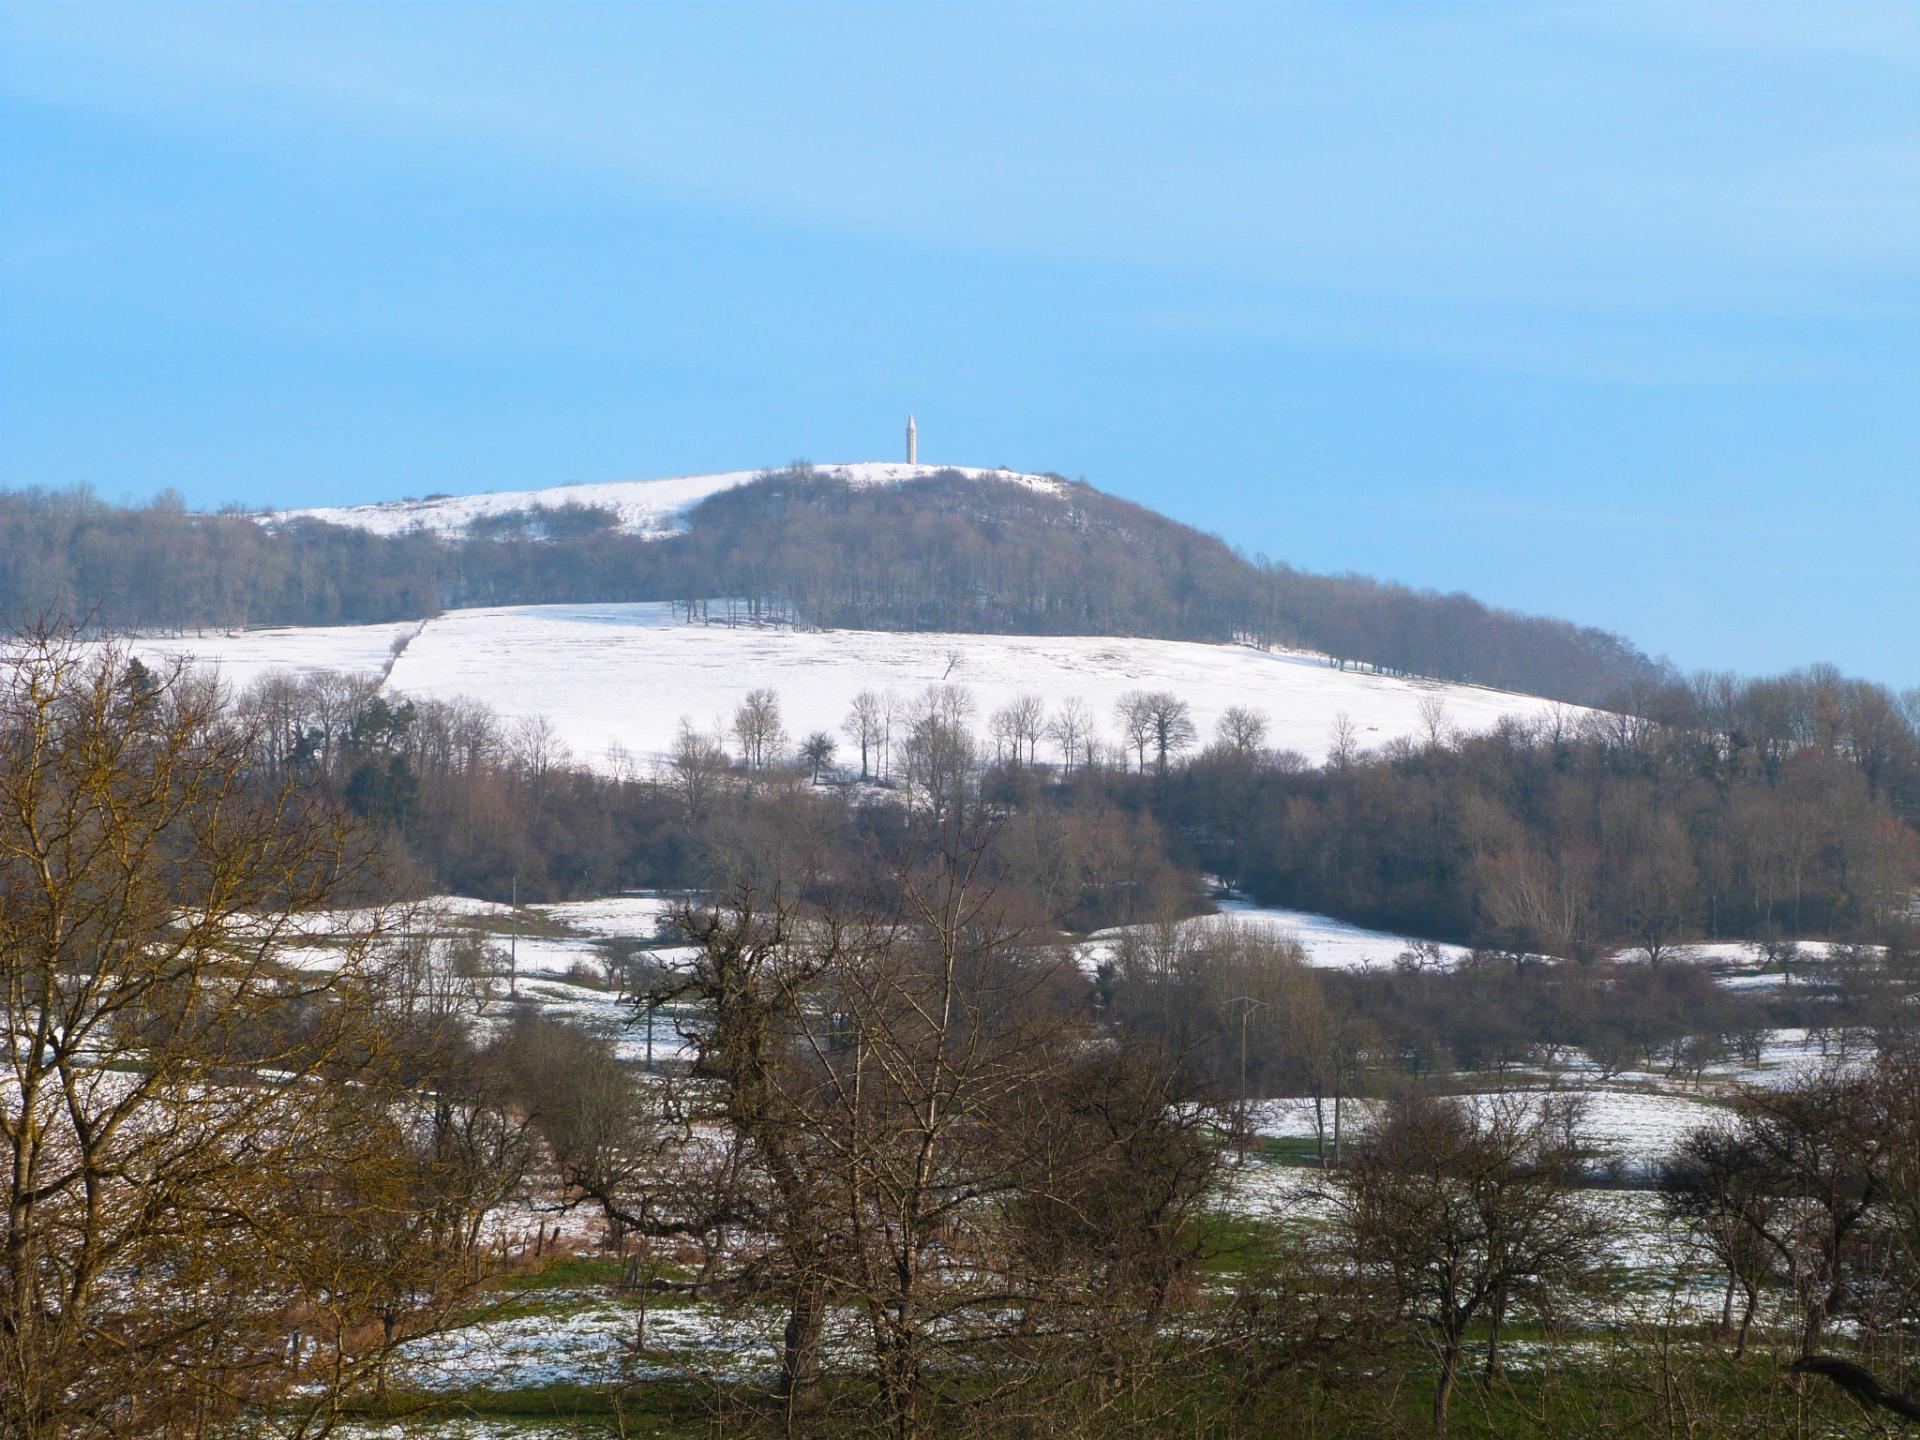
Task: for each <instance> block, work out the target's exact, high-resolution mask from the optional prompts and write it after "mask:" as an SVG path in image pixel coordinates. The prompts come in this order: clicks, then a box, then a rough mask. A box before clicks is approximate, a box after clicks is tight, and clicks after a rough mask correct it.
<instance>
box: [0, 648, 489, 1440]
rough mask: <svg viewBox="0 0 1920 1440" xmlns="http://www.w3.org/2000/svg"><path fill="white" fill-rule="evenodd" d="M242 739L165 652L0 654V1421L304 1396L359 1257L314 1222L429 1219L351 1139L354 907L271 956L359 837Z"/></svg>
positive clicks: (369, 1145) (371, 1020) (393, 1159)
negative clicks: (310, 1339)
mask: <svg viewBox="0 0 1920 1440" xmlns="http://www.w3.org/2000/svg"><path fill="white" fill-rule="evenodd" d="M259 741H260V736H259V734H258V732H257V730H256V729H255V728H254V723H253V720H251V719H241V718H239V717H237V716H235V715H234V714H233V713H231V712H229V711H228V710H227V708H226V707H225V705H224V702H223V700H222V698H221V693H220V690H219V687H217V686H210V685H205V684H200V683H197V682H194V681H193V680H191V679H190V677H188V676H186V675H184V674H183V673H182V672H181V671H180V670H179V669H177V668H175V669H169V670H165V671H162V672H159V673H155V672H154V671H152V670H150V669H147V668H146V667H144V666H143V667H141V668H140V670H139V671H138V672H136V671H135V670H134V669H133V667H132V666H131V664H130V663H129V662H128V661H127V660H126V659H125V658H124V657H123V656H122V655H120V654H117V653H115V652H113V651H111V650H106V651H97V650H91V649H88V648H86V647H82V646H79V645H77V644H75V643H73V642H72V641H71V640H70V639H68V638H67V637H64V636H62V635H59V634H55V633H49V632H40V633H36V634H29V635H25V636H22V637H18V638H16V639H15V640H14V641H12V642H11V643H9V644H8V646H7V649H6V653H5V655H4V657H0V1030H3V1032H4V1040H3V1041H0V1073H3V1075H4V1078H3V1079H0V1096H4V1099H0V1187H4V1189H5V1191H6V1203H5V1205H4V1207H0V1433H3V1434H6V1435H9V1436H18V1437H22V1440H37V1437H59V1436H66V1435H76V1434H101V1433H107V1432H109V1431H110V1432H111V1433H115V1434H121V1435H138V1434H147V1433H158V1432H169V1433H188V1432H189V1431H193V1430H196V1429H200V1428H204V1427H209V1426H216V1425H218V1424H220V1423H222V1422H224V1421H225V1420H227V1419H231V1418H233V1417H234V1416H235V1415H236V1414H237V1413H238V1412H240V1411H241V1410H243V1409H256V1410H257V1409H258V1408H260V1407H268V1406H271V1405H273V1404H276V1403H279V1402H278V1401H277V1400H276V1398H275V1397H281V1398H282V1399H284V1397H286V1396H287V1395H288V1394H289V1391H288V1386H289V1385H292V1384H294V1383H295V1382H296V1381H297V1382H298V1383H299V1384H300V1385H301V1386H303V1387H305V1388H304V1389H302V1390H300V1391H297V1392H294V1393H295V1394H296V1395H297V1397H298V1398H297V1399H296V1400H294V1401H290V1402H288V1403H292V1404H294V1405H295V1406H296V1408H297V1407H300V1406H304V1407H307V1408H308V1409H309V1410H314V1409H318V1410H321V1411H324V1410H326V1409H327V1407H329V1406H331V1405H332V1404H333V1403H334V1401H335V1400H336V1399H337V1398H338V1397H339V1396H340V1395H341V1394H342V1393H343V1392H344V1391H346V1390H348V1389H350V1388H351V1387H352V1386H353V1385H355V1384H356V1383H358V1382H359V1381H360V1380H361V1379H362V1378H364V1377H365V1376H366V1375H367V1374H368V1373H370V1370H369V1367H375V1368H376V1369H377V1365H378V1362H379V1359H380V1358H381V1353H382V1352H380V1351H379V1350H378V1347H375V1348H374V1349H373V1350H371V1351H370V1350H369V1349H368V1348H367V1347H366V1346H364V1345H361V1344H359V1343H358V1342H357V1341H356V1339H355V1335H356V1333H357V1332H358V1330H359V1329H360V1328H361V1327H363V1326H365V1325H366V1324H367V1323H368V1322H369V1318H370V1310H369V1308H368V1307H367V1306H366V1305H365V1304H361V1303H358V1302H353V1303H349V1301H348V1299H347V1298H346V1297H351V1296H354V1295H358V1296H361V1297H363V1298H364V1297H365V1296H366V1295H367V1293H368V1287H369V1285H370V1284H371V1283H372V1282H371V1276H372V1273H373V1270H375V1269H377V1268H378V1266H379V1265H380V1264H382V1263H384V1261H382V1260H381V1259H380V1258H379V1257H371V1258H369V1257H364V1256H362V1257H358V1258H356V1256H354V1255H341V1254H332V1255H322V1254H321V1253H320V1251H318V1250H316V1248H315V1245H316V1241H315V1236H316V1234H317V1233H318V1232H319V1231H320V1230H321V1229H322V1228H323V1222H325V1221H326V1220H327V1218H328V1217H332V1219H333V1220H335V1221H338V1222H339V1223H343V1224H350V1225H365V1224H371V1223H374V1219H375V1215H376V1212H378V1211H380V1210H382V1209H385V1210H386V1211H387V1213H392V1207H393V1206H394V1205H395V1204H400V1205H402V1207H403V1208H404V1209H405V1211H406V1213H407V1215H408V1216H409V1217H410V1219H409V1221H408V1223H409V1224H412V1223H415V1222H419V1223H423V1224H428V1225H429V1226H430V1225H431V1221H430V1220H429V1219H427V1218H426V1217H427V1212H428V1210H430V1209H431V1208H432V1202H431V1201H426V1202H423V1201H422V1198H421V1197H422V1195H423V1193H425V1192H423V1191H422V1190H420V1189H418V1188H415V1187H402V1188H404V1189H406V1197H405V1198H404V1199H403V1200H402V1199H399V1198H397V1192H396V1191H395V1190H394V1189H393V1188H392V1187H390V1186H388V1184H387V1182H386V1181H385V1180H383V1179H382V1178H381V1177H383V1176H389V1175H392V1174H393V1173H395V1167H396V1166H402V1167H403V1166H404V1164H405V1157H404V1156H401V1155H397V1154H395V1153H394V1152H393V1151H392V1150H391V1149H390V1148H389V1147H387V1146H385V1145H383V1144H381V1143H380V1142H379V1141H378V1138H377V1136H375V1135H373V1134H371V1133H370V1126H371V1127H372V1128H374V1129H377V1128H378V1127H377V1125H375V1124H374V1122H373V1117H382V1116H386V1115H388V1114H392V1113H395V1112H394V1110H393V1106H394V1105H395V1104H396V1103H400V1102H402V1101H404V1096H405V1092H404V1090H403V1089H402V1088H401V1087H400V1086H399V1085H398V1083H397V1072H396V1071H395V1070H394V1069H393V1068H392V1067H391V1066H390V1065H389V1064H388V1063H387V1061H388V1058H389V1057H390V1056H392V1055H393V1054H394V1053H395V1038H394V1036H393V1034H392V1032H391V1030H390V1029H389V1027H388V1026H387V1025H386V1023H385V1022H384V1021H383V1019H382V1017H381V1016H380V1015H379V1014H378V1013H377V1012H376V1010H375V1009H374V1007H373V1006H372V1004H371V999H372V987H371V986H370V985H369V983H368V982H369V979H370V973H369V969H368V963H367V962H368V950H369V947H370V946H371V945H372V944H373V943H374V942H375V940H376V939H377V937H378V933H379V926H378V924H377V923H376V924H375V925H374V926H372V927H371V929H370V932H369V934H367V935H365V936H363V937H361V938H360V939H357V940H346V941H344V942H342V943H340V944H339V945H338V946H337V948H336V953H335V954H334V955H333V956H332V957H330V958H331V960H332V961H333V963H332V964H331V965H330V966H329V967H328V968H325V969H322V970H315V971H305V970H300V969H295V968H291V967H288V966H287V965H285V964H283V963H282V954H281V952H282V947H283V946H284V945H285V944H286V943H287V942H288V941H289V940H290V939H291V938H293V937H294V936H295V935H296V934H297V933H298V922H297V917H298V915H299V914H300V913H301V912H303V911H307V910H312V909H317V908H322V907H325V906H327V905H328V904H330V903H332V902H334V901H335V900H336V899H337V898H338V897H340V896H342V894H343V889H344V888H345V887H350V886H351V885H353V884H354V883H356V882H357V881H358V880H359V879H361V878H363V877H364V875H365V874H366V852H365V850H364V848H363V847H362V846H361V844H360V837H358V836H357V835H356V834H355V833H354V832H353V831H352V830H351V829H350V828H348V827H347V826H345V825H343V824H342V823H341V822H340V821H339V819H338V818H337V817H336V816H335V815H334V814H333V813H332V812H331V811H330V810H329V809H328V808H327V806H326V805H325V804H324V803H323V802H322V801H321V799H320V798H319V797H318V795H317V793H316V792H314V791H312V790H308V789H303V788H301V787H300V786H298V785H297V784H294V783H291V782H287V781H285V780H277V781H266V782H261V783H256V778H255V772H254V771H253V770H252V769H251V768H250V767H251V759H250V757H252V756H253V755H255V754H256V753H258V745H259ZM349 1111H351V1112H353V1114H354V1120H353V1122H352V1123H351V1124H343V1123H342V1120H343V1117H344V1116H345V1115H346V1114H347V1112H349ZM316 1170H321V1171H325V1172H327V1173H329V1174H331V1175H332V1176H334V1177H335V1178H336V1180H337V1181H338V1182H339V1183H338V1186H337V1187H336V1189H335V1190H334V1191H333V1192H332V1193H331V1194H330V1195H327V1196H322V1195H321V1194H319V1193H318V1192H316V1191H315V1190H314V1189H313V1187H312V1186H310V1185H308V1184H305V1183H303V1177H307V1178H310V1177H312V1176H313V1175H314V1174H315V1172H316ZM417 1173H424V1176H425V1178H426V1179H427V1180H428V1181H429V1182H432V1183H437V1180H438V1178H439V1175H440V1171H439V1167H438V1166H437V1164H436V1163H435V1162H433V1161H432V1160H431V1158H429V1160H428V1162H427V1170H426V1171H425V1172H417ZM431 1188H432V1184H431V1183H430V1184H429V1186H428V1189H429V1190H430V1189H431ZM376 1191H377V1192H380V1193H379V1194H378V1195H376V1194H375V1192H376ZM423 1203H425V1205H426V1209H423V1208H422V1204H423ZM438 1233H439V1234H440V1235H441V1236H443V1237H444V1236H447V1235H449V1234H450V1233H451V1232H450V1231H448V1230H444V1229H443V1230H441V1231H440V1232H438ZM322 1261H324V1265H323V1264H322V1263H321V1262H322ZM363 1261H364V1263H363ZM443 1263H444V1257H443ZM457 1270H458V1267H456V1271H457ZM410 1293H411V1292H410ZM445 1293H446V1287H443V1288H442V1295H443V1296H444V1295H445ZM419 1298H420V1297H419V1296H418V1295H417V1294H416V1295H414V1299H415V1300H418V1299H419ZM296 1314H304V1315H305V1316H306V1317H307V1318H306V1319H305V1320H304V1321H300V1322H297V1323H300V1324H302V1325H304V1326H305V1328H306V1329H307V1332H308V1333H309V1334H310V1335H312V1334H314V1332H315V1331H318V1332H319V1335H318V1338H319V1339H320V1340H321V1341H322V1350H323V1351H324V1352H325V1353H326V1354H327V1355H328V1356H329V1357H330V1359H329V1361H328V1363H327V1364H326V1365H324V1366H319V1367H312V1366H308V1365H307V1364H306V1362H305V1352H304V1351H303V1350H302V1349H301V1347H299V1346H298V1345H290V1344H289V1343H288V1340H289V1336H290V1334H291V1331H292V1328H293V1326H294V1325H295V1324H296V1321H295V1320H294V1318H293V1317H294V1316H295V1315H296ZM416 1318H417V1316H416ZM397 1323H398V1321H397V1318H396V1324H397Z"/></svg>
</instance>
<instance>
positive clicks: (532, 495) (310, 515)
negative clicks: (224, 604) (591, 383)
mask: <svg viewBox="0 0 1920 1440" xmlns="http://www.w3.org/2000/svg"><path fill="white" fill-rule="evenodd" d="M813 468H814V473H815V474H816V475H819V476H822V477H824V478H828V479H834V480H844V481H846V482H847V483H848V484H850V485H897V484H900V483H901V482H902V481H907V480H923V479H926V478H927V477H929V476H932V475H939V474H943V473H947V472H952V471H957V472H958V473H960V474H962V475H965V476H967V477H969V478H970V479H976V480H978V479H992V480H1005V481H1007V482H1008V483H1009V484H1015V485H1024V486H1026V487H1028V488H1029V489H1035V490H1045V491H1048V492H1049V493H1055V494H1057V493H1059V491H1060V490H1061V489H1062V488H1063V487H1062V485H1061V482H1060V481H1058V480H1055V479H1053V478H1051V477H1050V476H1046V475H1027V474H1023V473H1021V472H1020V471H1017V470H982V469H977V468H974V467H971V466H959V465H905V464H893V463H890V462H888V461H882V460H863V461H856V462H854V463H852V464H846V465H816V466H814V467H813ZM766 473H767V472H766V471H764V470H728V471H723V472H721V473H719V474H714V475H680V476H675V477H673V478H671V479H665V480H614V481H607V482H603V483H598V484H589V485H558V486H552V487H549V488H547V489H542V490H496V491H493V492H491V493H489V494H484V495H439V496H433V497H431V498H428V499H422V500H385V501H381V502H380V503H378V504H373V505H342V506H334V507H326V506H322V507H318V508H314V509H307V510H281V511H275V512H272V513H270V514H267V515H264V516H262V517H261V520H262V522H263V523H265V524H268V525H272V524H277V523H279V522H281V521H285V520H294V519H313V520H324V521H327V522H328V523H330V524H334V525H351V526H353V527H355V528H356V529H360V530H370V531H372V532H373V533H374V534H376V535H402V534H405V533H406V532H407V531H409V530H413V529H423V530H430V531H433V532H435V533H436V534H441V535H458V534H460V533H461V532H462V531H464V530H465V529H466V528H467V527H468V526H469V525H471V524H472V523H473V522H474V521H476V520H479V519H482V518H484V517H486V516H490V515H505V514H509V513H511V512H513V511H517V510H549V509H556V508H558V507H560V506H565V505H590V506H593V507H594V508H596V509H604V510H611V511H613V513H614V514H615V515H617V516H618V517H619V528H620V529H621V530H623V531H624V532H626V533H627V534H629V535H646V536H659V535H667V534H671V533H673V532H674V531H675V530H677V529H679V527H680V524H681V521H682V518H683V517H684V516H685V515H686V513H687V511H689V510H691V509H692V508H693V507H694V506H696V505H698V504H699V503H700V502H701V501H702V500H705V499H707V498H708V497H709V496H712V495H718V494H719V493H720V492H721V491H723V490H732V489H734V488H735V487H736V486H740V485H746V484H748V483H750V482H752V481H754V480H757V479H759V478H760V477H761V476H762V475H764V474H766Z"/></svg>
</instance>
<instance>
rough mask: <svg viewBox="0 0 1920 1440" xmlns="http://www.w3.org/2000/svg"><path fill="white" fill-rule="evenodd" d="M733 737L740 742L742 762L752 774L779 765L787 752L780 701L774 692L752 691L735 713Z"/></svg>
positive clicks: (762, 689) (765, 690)
mask: <svg viewBox="0 0 1920 1440" xmlns="http://www.w3.org/2000/svg"><path fill="white" fill-rule="evenodd" d="M733 734H734V738H735V739H737V740H738V741H739V742H740V758H741V760H743V761H744V762H745V763H746V766H747V768H748V769H750V770H764V769H766V768H767V767H768V766H769V765H774V764H777V763H778V762H779V760H780V755H781V752H782V751H784V750H785V749H786V745H787V732H786V727H785V726H784V725H783V724H782V723H781V719H780V697H779V696H778V695H776V694H775V693H774V692H773V691H772V690H769V689H765V688H761V689H756V690H749V691H748V692H747V697H746V699H744V700H742V701H741V702H740V704H739V705H738V706H737V707H736V708H735V710H734V712H733Z"/></svg>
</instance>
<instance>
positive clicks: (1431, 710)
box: [1418, 695, 1453, 750]
mask: <svg viewBox="0 0 1920 1440" xmlns="http://www.w3.org/2000/svg"><path fill="white" fill-rule="evenodd" d="M1418 712H1419V715H1420V733H1421V735H1422V736H1423V737H1424V738H1425V739H1426V742H1427V748H1428V749H1429V750H1438V749H1440V748H1441V747H1442V746H1443V745H1445V744H1446V743H1447V741H1448V739H1449V738H1450V737H1451V736H1452V734H1453V722H1452V720H1451V719H1449V718H1448V716H1447V702H1446V701H1445V700H1444V699H1442V698H1441V697H1440V696H1438V695H1427V696H1423V697H1422V698H1421V701H1420V704H1419V706H1418Z"/></svg>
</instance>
